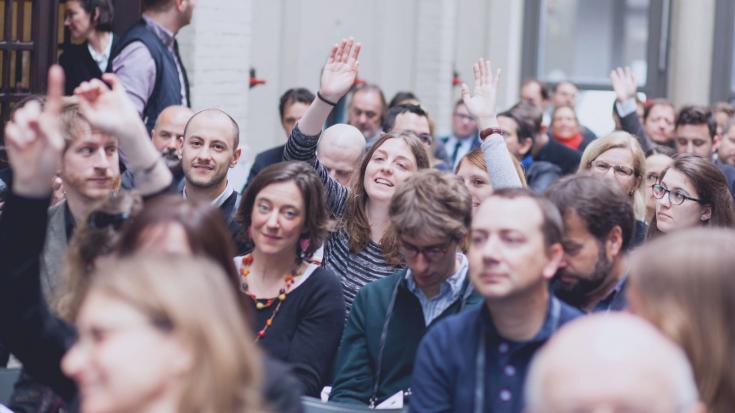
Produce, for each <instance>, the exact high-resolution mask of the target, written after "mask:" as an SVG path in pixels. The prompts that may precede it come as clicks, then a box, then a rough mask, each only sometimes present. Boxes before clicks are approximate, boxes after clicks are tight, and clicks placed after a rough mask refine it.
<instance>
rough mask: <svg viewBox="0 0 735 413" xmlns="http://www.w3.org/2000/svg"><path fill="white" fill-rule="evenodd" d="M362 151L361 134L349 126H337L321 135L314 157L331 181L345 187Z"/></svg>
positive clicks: (362, 141)
mask: <svg viewBox="0 0 735 413" xmlns="http://www.w3.org/2000/svg"><path fill="white" fill-rule="evenodd" d="M364 151H365V137H364V136H363V134H362V132H360V130H359V129H357V128H356V127H354V126H351V125H347V124H337V125H333V126H331V127H329V128H327V129H326V130H325V131H324V133H322V136H321V138H319V146H318V147H317V155H316V156H317V159H319V162H320V163H321V164H322V165H324V167H325V168H327V171H329V176H331V177H332V179H334V180H335V181H337V182H339V183H341V184H342V185H344V186H347V185H349V183H350V179H351V178H352V174H353V172H354V171H355V169H357V168H358V163H359V162H360V158H362V154H363V152H364Z"/></svg>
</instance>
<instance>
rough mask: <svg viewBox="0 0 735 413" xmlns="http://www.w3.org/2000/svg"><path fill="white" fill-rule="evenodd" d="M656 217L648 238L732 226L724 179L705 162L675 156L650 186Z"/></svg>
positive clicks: (710, 164)
mask: <svg viewBox="0 0 735 413" xmlns="http://www.w3.org/2000/svg"><path fill="white" fill-rule="evenodd" d="M653 196H654V197H655V198H656V200H657V201H656V215H655V216H654V217H653V220H651V225H650V227H649V228H648V238H655V237H657V236H659V235H661V234H666V233H669V232H673V231H677V230H680V229H682V228H690V227H696V226H711V227H726V228H732V227H733V225H735V215H733V214H735V210H734V209H733V208H734V207H733V200H732V196H730V192H728V191H727V180H726V179H725V176H724V175H723V174H722V172H721V171H720V170H719V168H717V166H715V164H713V163H712V162H710V161H709V160H707V159H704V158H702V157H699V156H696V155H688V154H678V155H675V156H674V161H673V162H672V163H671V165H670V166H669V167H667V168H666V169H664V171H663V173H662V174H661V177H660V178H659V181H658V183H656V184H655V185H653Z"/></svg>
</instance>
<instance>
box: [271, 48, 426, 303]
mask: <svg viewBox="0 0 735 413" xmlns="http://www.w3.org/2000/svg"><path fill="white" fill-rule="evenodd" d="M360 48H361V46H360V44H359V43H355V41H354V40H353V39H347V40H342V41H341V42H340V43H339V44H337V45H335V46H334V47H333V48H332V52H331V54H330V56H329V59H328V61H327V64H326V65H325V66H324V70H323V71H322V76H321V85H320V87H319V91H318V92H317V99H314V101H313V102H312V104H311V105H310V106H309V109H307V111H306V113H305V114H304V117H303V118H301V120H299V121H298V124H297V125H296V126H295V127H294V129H293V131H292V132H291V136H290V137H289V140H288V142H287V143H286V148H285V149H284V159H285V160H300V161H306V162H308V163H309V164H311V165H312V166H313V167H314V169H315V170H316V172H317V173H318V175H319V177H320V179H321V181H322V183H323V184H324V187H325V191H326V195H327V205H328V208H329V210H330V213H331V215H332V216H333V217H335V218H337V219H338V220H339V227H338V228H337V230H336V231H335V232H333V233H331V235H330V236H329V237H328V239H327V241H326V242H325V245H324V247H325V248H324V262H323V265H324V266H325V267H326V268H327V269H329V270H331V271H332V272H334V273H335V274H336V275H337V276H338V277H339V278H340V280H341V282H342V287H343V292H344V296H345V302H346V304H347V311H348V312H349V309H350V306H351V304H352V301H353V300H354V298H355V295H356V294H357V291H358V290H359V289H360V288H361V287H362V286H364V285H365V284H367V283H369V282H371V281H374V280H377V279H380V278H383V277H385V276H388V275H390V274H392V273H394V272H395V271H396V270H397V269H399V268H401V267H402V263H401V262H400V261H399V260H396V259H391V258H389V257H387V256H386V254H385V252H386V251H392V250H396V249H397V248H398V240H397V239H396V236H395V235H393V234H391V232H390V231H387V229H388V227H389V222H390V221H389V218H388V208H389V204H390V200H391V198H392V197H393V193H394V192H395V189H396V187H397V186H398V185H399V184H400V183H402V182H403V181H405V180H406V179H407V178H408V177H409V176H410V175H411V174H412V173H413V172H415V171H417V170H419V169H424V168H428V167H430V163H429V157H428V154H427V153H426V150H425V149H424V146H423V144H422V143H421V141H420V140H419V138H418V137H416V136H415V135H414V134H413V133H398V134H392V133H387V134H383V136H381V137H380V139H378V140H377V142H375V144H374V145H373V146H372V147H371V148H370V150H369V151H368V152H367V154H366V155H365V156H364V157H363V161H362V163H361V165H360V169H359V171H358V173H357V174H356V176H355V177H353V181H352V187H351V188H346V187H344V186H342V185H341V184H339V183H338V182H337V181H335V180H333V179H331V178H330V177H329V174H328V173H327V171H326V169H325V168H324V166H322V165H321V164H320V163H319V161H318V160H317V158H316V148H317V144H318V142H319V135H320V134H321V131H322V125H323V124H324V122H325V121H326V120H327V117H328V116H329V113H330V112H331V111H332V109H333V108H334V106H335V105H336V103H337V101H339V100H340V99H341V98H342V97H343V96H344V95H345V94H347V92H348V91H349V90H350V88H351V87H352V86H353V84H354V82H355V78H356V76H357V69H358V61H357V58H358V56H359V54H360Z"/></svg>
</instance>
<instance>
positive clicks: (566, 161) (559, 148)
mask: <svg viewBox="0 0 735 413" xmlns="http://www.w3.org/2000/svg"><path fill="white" fill-rule="evenodd" d="M581 159H582V155H580V153H579V152H577V151H575V150H574V149H572V148H568V147H566V146H564V145H562V144H561V143H559V142H557V141H555V140H554V139H553V138H549V142H548V143H547V144H546V145H544V146H543V147H542V148H541V149H539V151H538V153H537V154H536V155H535V156H534V157H533V160H534V161H545V162H551V163H553V164H554V165H557V166H558V167H559V168H561V171H562V173H563V174H564V175H569V174H573V173H575V172H577V168H578V167H579V161H580V160H581Z"/></svg>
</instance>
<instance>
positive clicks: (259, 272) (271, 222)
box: [235, 161, 345, 396]
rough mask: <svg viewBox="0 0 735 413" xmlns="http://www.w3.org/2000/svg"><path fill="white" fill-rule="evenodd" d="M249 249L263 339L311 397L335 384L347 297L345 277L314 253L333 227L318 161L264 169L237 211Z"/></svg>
mask: <svg viewBox="0 0 735 413" xmlns="http://www.w3.org/2000/svg"><path fill="white" fill-rule="evenodd" d="M237 215H238V217H239V218H238V219H239V221H240V222H241V223H242V227H243V228H244V230H243V233H242V234H240V235H241V236H242V237H243V238H244V241H245V245H246V246H247V249H246V251H247V254H246V255H244V256H241V257H236V258H235V263H236V265H237V266H238V269H239V271H240V275H241V287H240V289H241V291H242V293H243V294H244V295H246V296H247V297H248V298H249V299H248V304H249V307H250V309H251V312H252V313H253V314H255V317H254V322H253V325H252V328H253V331H254V333H255V337H256V338H255V340H256V341H257V342H258V344H260V346H261V348H263V349H264V350H265V351H266V352H267V353H268V354H270V355H271V356H273V357H274V358H275V359H277V360H280V361H283V362H284V363H286V364H287V365H289V366H290V367H291V370H292V371H293V373H294V375H295V376H296V377H297V378H298V379H299V381H300V382H301V385H302V386H303V388H304V393H305V394H306V395H309V396H318V395H319V393H320V391H321V389H322V387H324V385H325V384H327V380H328V378H329V372H330V371H331V368H332V361H333V359H334V355H335V353H336V351H337V346H338V345H339V339H340V337H341V335H342V328H343V323H344V318H345V304H344V299H343V296H342V291H341V288H340V284H339V280H338V279H337V277H336V276H335V274H334V273H333V272H332V270H330V269H328V268H324V267H321V262H320V261H319V260H318V259H315V258H314V253H315V252H316V251H317V250H319V249H320V248H321V246H322V244H323V241H324V239H325V238H326V236H327V234H328V221H329V217H328V213H327V208H326V201H325V197H324V189H323V188H322V184H321V182H320V180H319V177H318V176H317V174H316V172H314V170H313V169H312V167H311V166H309V165H307V164H305V163H303V162H295V161H292V162H285V163H278V164H274V165H271V166H268V167H266V168H265V169H263V170H262V171H261V172H260V173H259V174H258V176H256V177H255V179H253V182H252V183H251V184H250V186H249V187H248V189H247V191H246V192H245V194H244V195H243V202H242V204H241V205H240V209H239V211H238V213H237Z"/></svg>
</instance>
